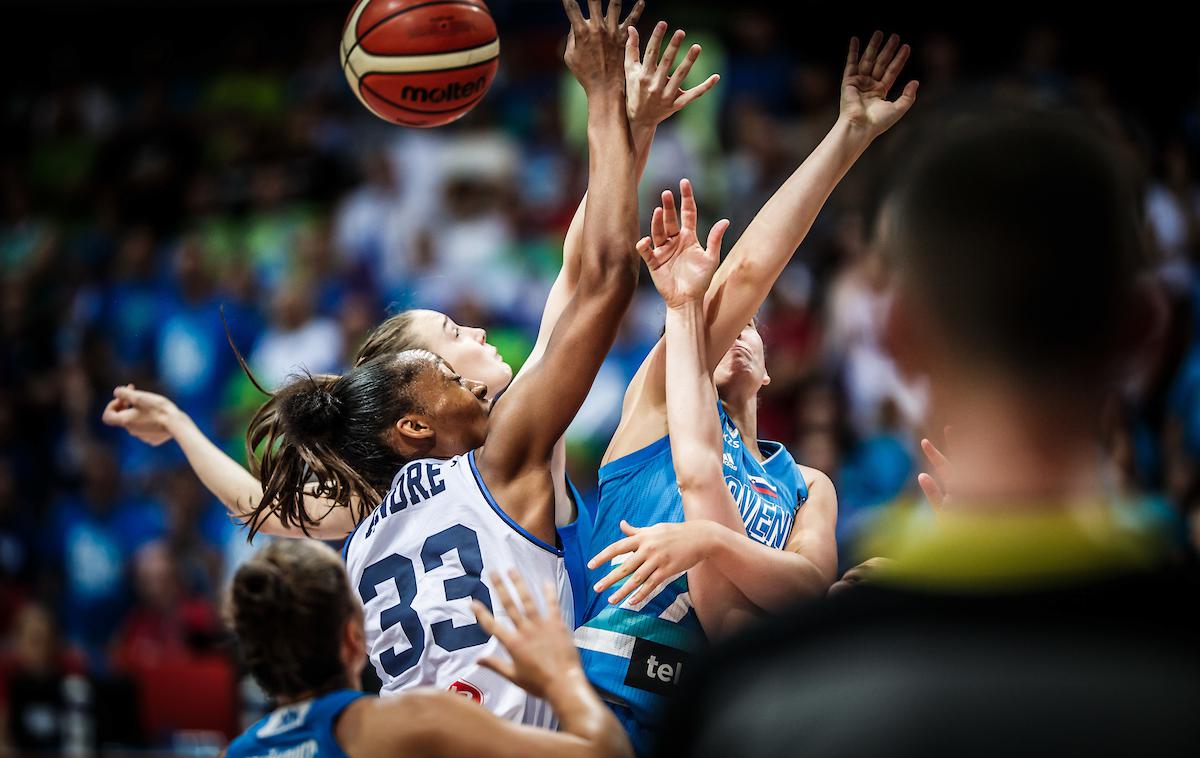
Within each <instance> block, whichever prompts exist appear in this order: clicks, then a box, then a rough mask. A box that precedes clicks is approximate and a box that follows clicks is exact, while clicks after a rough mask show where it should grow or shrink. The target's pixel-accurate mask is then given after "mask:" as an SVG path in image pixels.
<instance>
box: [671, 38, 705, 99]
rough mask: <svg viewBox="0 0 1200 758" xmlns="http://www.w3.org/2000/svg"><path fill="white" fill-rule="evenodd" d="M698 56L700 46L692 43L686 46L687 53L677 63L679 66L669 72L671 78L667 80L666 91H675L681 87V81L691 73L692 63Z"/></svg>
mask: <svg viewBox="0 0 1200 758" xmlns="http://www.w3.org/2000/svg"><path fill="white" fill-rule="evenodd" d="M699 57H700V46H699V45H692V46H691V47H689V48H688V51H687V55H685V56H683V61H682V62H681V63H680V64H679V68H677V69H675V73H673V74H671V78H670V79H669V80H667V91H668V92H677V91H679V90H680V89H683V83H684V81H685V80H686V79H687V77H688V74H689V73H691V70H692V65H693V64H695V62H696V59H697V58H699Z"/></svg>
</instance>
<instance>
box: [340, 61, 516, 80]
mask: <svg viewBox="0 0 1200 758" xmlns="http://www.w3.org/2000/svg"><path fill="white" fill-rule="evenodd" d="M401 57H403V56H401ZM499 57H500V56H499V55H493V56H492V57H491V58H488V59H487V60H483V61H476V62H475V63H468V64H466V65H465V66H449V67H447V68H427V69H422V70H420V71H367V72H364V73H363V74H362V75H361V76H359V77H358V78H359V79H365V78H367V77H368V76H414V75H419V74H440V73H441V72H443V71H462V70H463V69H468V68H475V67H476V66H482V65H483V64H485V63H491V62H492V61H494V60H496V59H497V58H499Z"/></svg>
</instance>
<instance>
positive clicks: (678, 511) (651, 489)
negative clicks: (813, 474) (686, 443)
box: [575, 408, 808, 723]
mask: <svg viewBox="0 0 1200 758" xmlns="http://www.w3.org/2000/svg"><path fill="white" fill-rule="evenodd" d="M719 412H720V416H721V431H722V434H723V436H724V445H723V447H724V450H723V462H724V468H725V483H726V484H727V485H728V487H729V491H730V492H731V493H732V494H733V499H734V501H735V502H736V503H737V506H738V509H739V511H740V512H741V516H742V521H743V522H744V523H745V525H746V534H747V535H749V536H750V537H751V538H752V539H754V540H756V541H758V542H761V543H762V544H764V545H767V546H769V547H773V548H776V549H779V548H782V547H783V546H784V545H785V544H786V543H787V540H788V536H789V535H790V534H791V531H792V524H793V522H794V521H795V518H796V510H797V509H798V508H799V507H800V506H801V505H803V503H804V501H805V500H806V499H807V498H808V488H807V486H806V484H805V482H804V478H803V477H802V476H800V474H799V472H798V471H797V470H796V461H795V460H794V459H793V458H792V456H791V454H790V453H788V451H787V450H786V449H785V448H784V447H783V445H781V444H779V443H777V442H767V441H760V442H759V443H758V444H759V449H760V450H761V451H762V454H763V455H764V456H766V459H765V460H764V461H762V462H761V463H760V462H759V461H758V460H757V459H756V458H755V457H754V456H753V455H752V454H751V453H749V452H748V451H747V450H746V448H745V445H743V444H742V439H741V433H740V432H739V431H738V428H737V427H736V426H735V425H734V423H733V420H732V419H731V418H730V417H729V415H728V414H727V413H726V412H725V410H724V408H721V409H720V411H719ZM599 480H600V481H599V489H600V498H599V503H598V504H597V505H596V507H595V512H594V514H593V516H594V518H593V524H592V531H591V534H590V535H589V539H588V543H587V550H586V551H585V552H586V555H587V556H588V557H589V558H590V556H593V555H596V554H597V553H599V552H600V551H601V550H603V549H604V548H606V547H608V546H609V545H611V544H612V543H614V542H616V541H618V540H620V539H622V538H624V537H625V534H624V533H623V532H622V531H621V527H620V524H621V519H625V520H626V521H628V522H629V523H630V524H632V525H634V526H649V525H651V524H657V523H662V522H682V521H683V520H684V514H683V500H682V498H681V497H680V494H679V487H678V485H677V484H676V480H675V468H674V464H673V462H672V459H671V444H670V440H669V439H668V438H667V437H663V438H662V439H660V440H657V441H656V442H653V443H651V444H650V445H647V446H646V447H644V448H642V449H641V450H638V451H636V452H633V453H630V454H629V455H627V456H625V457H623V458H619V459H617V460H615V461H612V462H610V463H608V464H607V465H605V466H603V467H601V469H600V473H599ZM622 559H623V556H618V557H617V558H615V559H614V560H613V561H612V563H610V564H607V565H604V566H600V567H599V568H597V569H594V570H589V571H588V573H587V584H586V587H587V590H588V598H587V611H586V612H585V614H584V623H583V625H582V626H581V627H580V628H578V629H577V630H576V631H575V644H576V646H577V647H578V648H579V653H580V656H581V657H582V659H583V667H584V670H585V671H586V672H587V675H588V679H589V680H590V681H591V683H592V685H593V686H594V687H596V689H597V690H598V691H599V692H600V694H601V696H602V697H603V698H605V699H606V700H608V701H609V702H612V703H617V704H620V705H624V706H626V707H627V708H629V709H630V711H631V712H632V713H633V715H634V717H635V718H637V719H638V720H641V721H643V722H646V723H650V722H652V721H653V720H654V718H655V712H656V711H657V710H658V708H659V707H660V706H661V704H662V701H663V698H664V697H668V696H670V695H671V694H672V693H673V692H675V691H676V688H677V687H678V686H679V682H680V681H681V680H682V681H686V676H687V674H686V669H687V667H688V666H689V665H690V663H691V656H692V654H693V653H694V652H695V651H696V650H697V649H699V648H701V647H702V646H703V645H704V644H705V642H706V640H705V636H704V631H703V629H701V627H700V622H699V620H698V619H697V618H696V612H695V611H694V610H693V609H692V605H691V599H690V597H689V595H688V585H687V576H686V575H685V574H681V575H679V576H676V577H674V578H672V579H671V581H669V582H667V583H666V584H665V585H664V586H663V587H662V589H661V591H659V592H658V593H657V594H655V595H652V596H651V597H649V598H648V599H646V600H644V601H643V602H641V603H639V604H637V605H633V604H631V603H629V601H628V599H626V600H625V601H624V602H622V603H620V604H619V605H615V606H614V605H610V604H609V603H608V597H609V596H610V595H611V594H612V593H613V592H615V591H616V590H617V589H618V588H620V586H621V584H622V583H618V584H616V585H615V586H613V587H610V588H609V589H608V590H606V591H605V592H604V593H602V594H600V595H597V594H596V593H595V592H592V591H591V587H592V586H593V585H595V583H596V582H597V581H599V580H600V579H601V578H603V577H604V576H605V575H607V574H608V572H609V571H611V570H612V568H613V566H614V565H617V564H618V563H619V562H620V561H621V560H622ZM579 600H581V598H576V602H579Z"/></svg>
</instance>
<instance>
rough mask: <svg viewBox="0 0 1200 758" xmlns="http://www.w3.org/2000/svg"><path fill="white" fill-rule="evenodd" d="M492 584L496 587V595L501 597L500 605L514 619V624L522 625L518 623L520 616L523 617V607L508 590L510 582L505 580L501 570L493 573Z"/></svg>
mask: <svg viewBox="0 0 1200 758" xmlns="http://www.w3.org/2000/svg"><path fill="white" fill-rule="evenodd" d="M492 585H493V586H494V587H495V590H496V596H497V597H499V598H500V607H501V608H503V609H504V610H505V612H506V613H508V617H509V618H510V619H512V621H513V624H516V625H517V626H520V624H518V623H517V621H518V619H519V618H523V616H522V613H521V607H520V606H519V605H518V604H517V602H516V601H514V600H513V598H512V595H511V594H510V593H509V591H508V584H507V583H506V582H505V581H504V576H503V575H501V574H500V573H499V572H494V573H493V574H492Z"/></svg>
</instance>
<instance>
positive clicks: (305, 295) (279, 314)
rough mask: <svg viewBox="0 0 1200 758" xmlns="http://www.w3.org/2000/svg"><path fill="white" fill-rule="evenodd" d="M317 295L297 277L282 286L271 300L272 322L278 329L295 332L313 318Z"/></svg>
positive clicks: (305, 281)
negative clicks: (314, 301) (314, 302)
mask: <svg viewBox="0 0 1200 758" xmlns="http://www.w3.org/2000/svg"><path fill="white" fill-rule="evenodd" d="M314 299H315V293H314V292H313V288H312V286H311V285H310V283H309V282H308V281H307V280H305V279H304V278H302V277H297V278H294V279H292V280H291V281H289V282H288V283H286V284H284V285H283V286H281V287H280V288H279V289H278V290H276V291H275V296H274V297H273V298H271V321H272V323H273V325H274V326H275V328H276V329H279V330H280V331H284V332H290V331H294V330H296V329H299V328H300V327H302V326H304V325H305V324H307V323H308V322H309V321H310V320H311V319H312V317H313V300H314Z"/></svg>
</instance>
